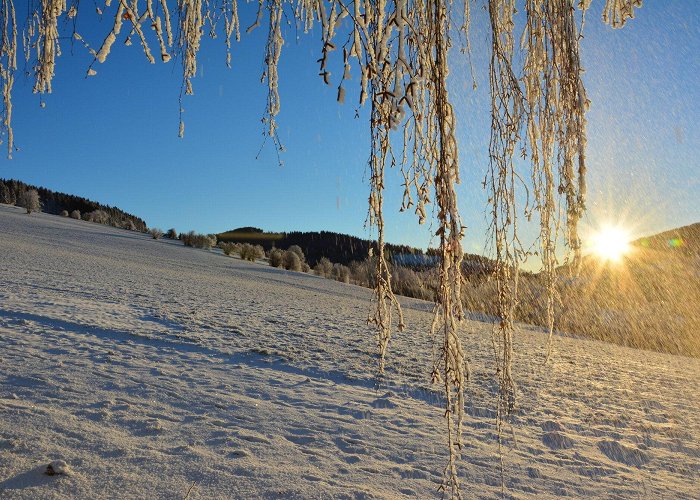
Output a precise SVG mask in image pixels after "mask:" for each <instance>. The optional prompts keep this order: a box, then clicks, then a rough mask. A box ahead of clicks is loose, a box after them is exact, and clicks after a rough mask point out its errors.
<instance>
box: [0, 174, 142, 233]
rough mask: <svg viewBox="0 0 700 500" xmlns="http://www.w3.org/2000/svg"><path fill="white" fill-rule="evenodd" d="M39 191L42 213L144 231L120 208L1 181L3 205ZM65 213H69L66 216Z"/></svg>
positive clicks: (20, 183)
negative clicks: (68, 216) (31, 192)
mask: <svg viewBox="0 0 700 500" xmlns="http://www.w3.org/2000/svg"><path fill="white" fill-rule="evenodd" d="M32 190H34V191H36V192H37V193H38V194H39V199H40V202H41V211H42V212H46V213H49V214H54V215H68V214H71V216H73V217H74V218H82V219H84V220H92V221H94V222H99V223H101V224H108V225H110V226H114V227H122V228H126V229H131V230H134V231H141V232H145V231H146V230H147V226H146V222H145V221H144V220H143V219H141V218H140V217H137V216H135V215H133V214H130V213H128V212H124V211H123V210H121V209H119V208H117V207H110V206H108V205H103V204H101V203H97V202H96V201H92V200H88V199H87V198H83V197H81V196H75V195H72V194H66V193H61V192H58V191H52V190H50V189H47V188H45V187H41V186H34V185H32V184H27V183H24V182H22V181H18V180H15V179H0V203H5V204H7V205H15V204H17V202H18V200H21V198H22V196H23V195H24V193H26V192H29V191H32ZM64 212H66V213H64Z"/></svg>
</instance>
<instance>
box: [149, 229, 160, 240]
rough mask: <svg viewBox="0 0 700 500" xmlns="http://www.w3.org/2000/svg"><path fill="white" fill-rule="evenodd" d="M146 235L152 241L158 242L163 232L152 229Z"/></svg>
mask: <svg viewBox="0 0 700 500" xmlns="http://www.w3.org/2000/svg"><path fill="white" fill-rule="evenodd" d="M148 234H150V235H151V237H152V238H153V239H154V240H159V239H161V237H162V236H163V231H161V230H160V229H158V228H157V227H152V228H151V229H149V230H148Z"/></svg>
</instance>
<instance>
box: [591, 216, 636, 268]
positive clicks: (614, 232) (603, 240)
mask: <svg viewBox="0 0 700 500" xmlns="http://www.w3.org/2000/svg"><path fill="white" fill-rule="evenodd" d="M629 241H630V236H629V233H628V232H627V231H626V230H625V229H623V228H621V227H619V226H611V225H610V226H604V227H602V228H601V229H600V230H599V231H598V232H596V233H594V234H593V235H592V236H591V241H590V242H589V244H590V248H591V251H592V252H593V254H595V255H596V257H598V258H599V259H600V260H602V261H604V262H620V261H621V260H622V257H624V256H625V255H626V254H627V253H629V251H630V245H629Z"/></svg>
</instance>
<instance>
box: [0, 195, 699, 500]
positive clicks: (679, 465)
mask: <svg viewBox="0 0 700 500" xmlns="http://www.w3.org/2000/svg"><path fill="white" fill-rule="evenodd" d="M0 233H1V234H2V235H3V238H0V254H2V255H3V259H2V261H1V264H0V344H1V347H2V348H1V349H0V497H2V498H20V499H25V498H26V499H34V498H46V499H59V498H114V497H122V498H184V497H185V496H186V495H187V492H188V491H189V490H190V489H191V492H190V495H189V498H190V499H204V498H319V497H321V498H347V499H350V498H377V499H379V498H387V499H389V498H391V499H396V498H438V497H440V496H441V495H440V492H439V491H438V486H439V484H440V479H441V474H442V470H443V467H444V465H445V463H446V456H445V449H444V441H445V438H444V427H445V426H444V420H443V414H444V408H443V406H442V405H443V402H442V398H441V397H440V395H439V388H436V387H434V386H431V385H430V370H431V367H432V366H431V361H432V359H433V346H432V342H431V339H430V336H429V335H428V334H427V332H428V330H429V325H430V322H431V319H432V315H431V314H430V312H429V311H430V310H431V305H430V304H429V303H426V302H421V301H415V300H409V299H403V298H402V299H401V300H402V303H403V306H404V309H405V314H406V320H407V323H408V327H407V329H406V331H405V332H404V333H403V334H400V335H399V334H397V335H396V337H395V339H394V340H393V341H392V344H391V348H390V353H389V357H388V359H387V363H388V364H387V374H386V377H385V378H384V379H383V380H382V381H381V383H380V384H379V385H378V384H377V380H376V379H375V377H374V373H373V369H374V366H375V363H376V360H375V358H374V351H375V340H374V336H373V335H374V334H373V331H372V330H371V329H370V328H369V327H368V326H367V324H366V317H367V316H366V315H367V311H368V309H369V307H370V304H369V298H370V296H371V292H370V291H368V290H366V289H363V288H360V287H356V286H352V285H344V284H341V283H338V282H335V281H330V280H324V279H321V278H318V277H315V276H310V275H308V274H302V273H291V272H286V271H282V270H279V269H274V268H270V267H268V266H263V265H257V264H250V263H247V262H244V261H242V260H239V259H232V258H226V257H224V256H223V255H221V254H220V253H219V252H216V251H211V252H207V251H202V250H196V249H191V248H185V247H183V246H182V244H181V243H180V242H178V241H173V240H158V241H156V240H153V239H151V238H149V237H148V236H147V235H143V234H140V233H136V232H124V231H119V230H116V229H113V228H110V227H107V226H103V225H97V224H82V223H80V222H79V221H74V220H71V219H69V218H61V217H53V216H49V215H46V214H36V215H33V216H31V217H28V216H26V215H24V214H22V213H21V210H20V209H18V208H16V207H7V206H0ZM462 332H463V342H464V344H465V347H466V349H467V350H468V353H469V354H468V357H469V362H470V367H471V374H472V375H471V377H470V384H469V388H468V395H467V402H466V410H467V416H466V419H465V423H464V425H465V446H464V449H463V452H462V455H463V458H462V460H461V463H460V469H459V470H460V476H461V480H462V482H463V488H464V490H463V491H464V494H465V496H466V497H479V498H486V499H494V500H495V499H498V498H502V493H501V465H500V464H501V461H500V458H499V454H498V449H499V447H498V442H497V437H496V436H497V430H496V421H495V412H494V407H495V403H496V401H495V397H496V391H497V388H496V385H495V375H494V373H493V350H492V346H491V324H490V323H482V322H479V321H467V322H466V324H465V325H464V328H463V329H462ZM516 333H517V334H516V345H515V348H516V353H517V359H516V363H515V367H514V370H515V371H514V375H515V376H516V380H517V382H518V384H519V395H520V398H519V401H520V403H519V407H518V413H517V415H516V416H515V417H514V418H513V421H512V424H513V429H512V431H511V430H510V428H509V430H508V432H507V433H505V434H504V435H503V446H504V448H503V450H504V454H503V478H504V483H505V495H506V497H508V498H531V497H535V496H537V497H541V498H553V497H560V496H570V497H576V498H609V497H611V496H614V497H619V498H637V497H646V498H662V497H663V498H679V499H692V498H696V497H697V484H698V482H699V481H700V445H699V443H700V416H699V414H698V411H697V394H698V393H699V391H700V361H699V360H696V359H690V358H683V357H678V356H671V355H667V354H659V353H653V352H648V351H637V350H633V349H628V348H622V347H618V346H614V345H610V344H605V343H600V342H595V341H587V340H578V339H573V338H563V337H562V338H560V337H557V338H556V344H555V353H556V354H555V356H554V358H553V360H552V362H550V363H549V364H548V365H547V366H543V365H542V364H541V360H542V354H543V352H544V336H543V334H542V332H541V331H540V330H537V329H530V328H525V327H522V326H518V327H517V332H516ZM513 438H515V439H516V440H517V442H516V441H514V440H513ZM56 459H61V460H64V461H65V462H66V463H67V464H68V466H69V467H70V468H71V469H72V473H71V474H70V475H68V476H47V475H45V474H43V471H44V470H45V469H46V464H47V463H49V462H50V461H52V460H56Z"/></svg>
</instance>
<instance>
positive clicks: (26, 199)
mask: <svg viewBox="0 0 700 500" xmlns="http://www.w3.org/2000/svg"><path fill="white" fill-rule="evenodd" d="M17 206H18V207H22V208H24V209H25V210H26V211H27V213H28V214H31V213H32V212H38V211H39V210H41V201H40V200H39V193H38V192H37V191H36V189H28V190H27V191H22V192H21V193H20V194H19V196H18V197H17Z"/></svg>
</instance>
